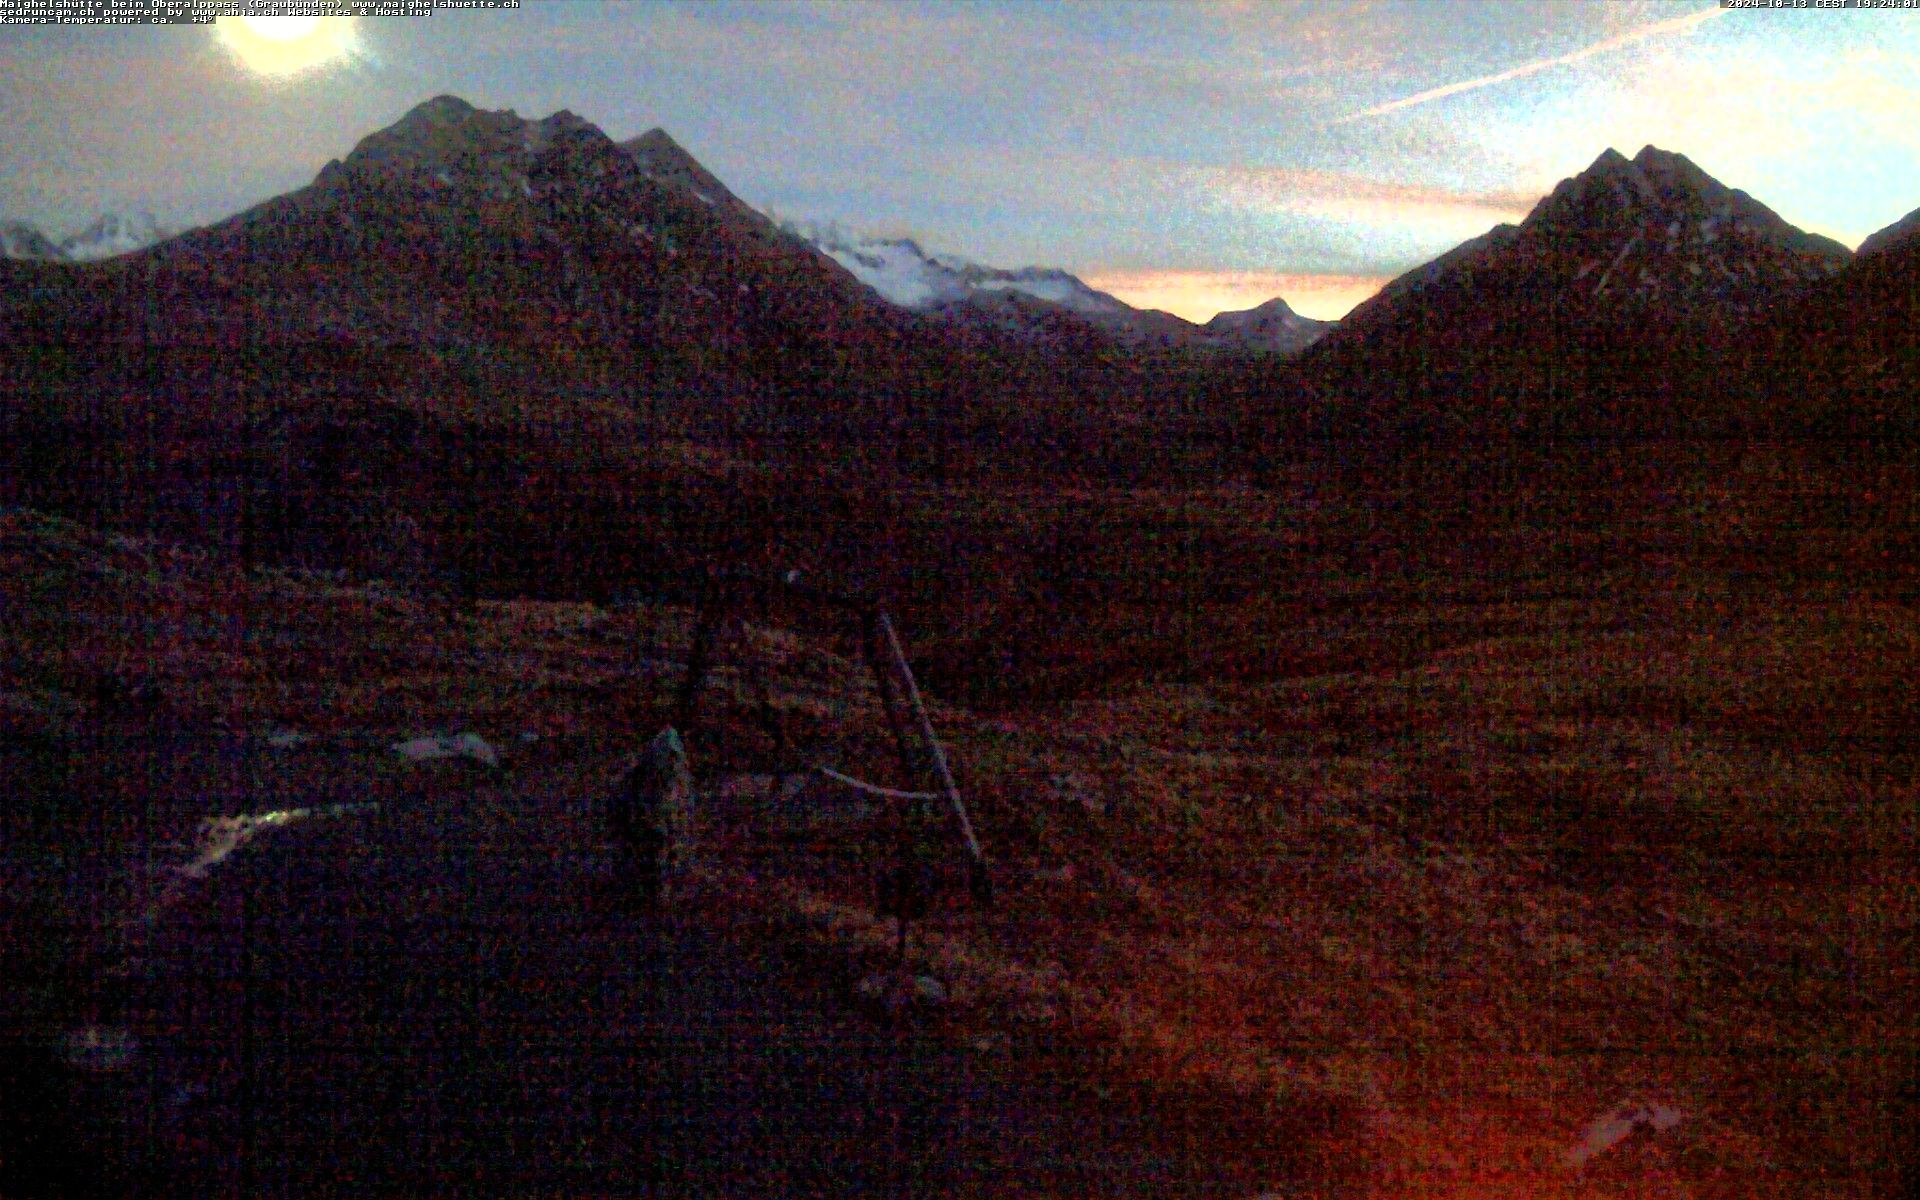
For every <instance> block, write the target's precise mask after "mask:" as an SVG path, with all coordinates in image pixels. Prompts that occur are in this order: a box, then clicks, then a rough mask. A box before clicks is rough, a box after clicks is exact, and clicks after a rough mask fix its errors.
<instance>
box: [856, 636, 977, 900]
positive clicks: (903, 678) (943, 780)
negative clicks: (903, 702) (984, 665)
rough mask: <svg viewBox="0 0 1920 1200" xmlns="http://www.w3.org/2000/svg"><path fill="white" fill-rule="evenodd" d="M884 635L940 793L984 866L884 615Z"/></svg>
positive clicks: (897, 641) (970, 824) (943, 753)
mask: <svg viewBox="0 0 1920 1200" xmlns="http://www.w3.org/2000/svg"><path fill="white" fill-rule="evenodd" d="M875 621H876V622H877V623H878V625H879V626H880V632H881V634H882V635H884V636H885V638H886V643H887V649H888V651H889V652H891V654H892V656H893V664H894V666H895V667H896V668H898V670H899V672H900V682H901V685H902V687H903V688H904V690H905V691H906V695H907V705H908V707H909V708H911V709H912V710H913V716H914V720H915V721H917V722H918V723H919V725H920V737H921V740H922V741H924V742H925V743H926V748H927V758H928V759H929V760H930V761H931V762H932V764H933V772H934V775H935V776H936V777H937V778H938V779H939V781H940V790H941V791H943V792H945V793H946V795H947V803H948V805H949V806H951V807H952V809H953V815H954V819H955V820H957V821H958V822H959V823H960V836H961V838H962V839H964V840H965V841H966V843H967V853H968V854H969V855H970V856H971V857H972V858H973V861H974V862H975V863H976V864H979V863H984V862H985V861H986V856H985V855H984V854H982V853H981V852H980V839H978V838H976V837H974V836H973V822H972V821H969V820H968V819H967V806H966V805H965V804H964V803H962V802H961V800H960V788H959V785H957V784H955V783H954V782H953V772H952V771H950V770H948V769H947V755H946V751H944V750H942V749H941V748H940V739H939V738H938V737H936V736H934V732H933V722H932V721H930V720H928V719H927V709H926V706H925V705H924V704H922V703H921V702H920V688H919V686H918V685H917V684H915V683H914V681H913V668H911V667H909V666H908V665H907V656H906V654H905V653H904V652H902V651H901V649H900V638H899V635H897V634H895V633H894V631H893V622H892V621H891V620H889V619H888V617H887V614H886V613H885V612H884V611H882V612H880V613H878V614H876V616H875Z"/></svg>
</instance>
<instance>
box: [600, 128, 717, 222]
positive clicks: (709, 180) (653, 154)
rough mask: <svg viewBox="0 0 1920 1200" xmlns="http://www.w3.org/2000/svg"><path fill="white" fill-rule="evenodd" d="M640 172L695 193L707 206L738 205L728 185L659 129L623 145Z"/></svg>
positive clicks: (670, 185) (662, 182)
mask: <svg viewBox="0 0 1920 1200" xmlns="http://www.w3.org/2000/svg"><path fill="white" fill-rule="evenodd" d="M620 148H621V149H622V150H625V151H626V152H627V156H628V157H629V158H631V159H632V160H633V161H634V164H635V165H636V166H638V167H639V168H640V171H641V173H642V174H643V175H645V176H646V177H647V178H649V179H651V180H653V181H654V182H655V183H661V184H666V185H667V186H669V187H675V188H679V189H681V190H683V191H687V192H690V193H692V194H693V195H694V196H696V197H697V198H698V199H700V200H701V201H702V202H704V203H707V204H716V203H728V202H731V203H736V204H737V203H738V201H737V200H736V199H735V197H734V195H733V193H732V192H730V191H728V190H727V185H726V184H724V183H721V182H720V180H719V179H718V178H717V177H715V176H714V174H713V173H712V172H711V171H709V170H707V169H706V167H704V166H702V165H701V164H700V160H699V159H697V158H695V157H694V156H693V155H691V154H688V153H687V152H686V150H685V149H684V148H683V147H682V146H681V145H680V143H678V142H676V141H674V140H673V139H672V138H671V137H668V136H667V131H666V130H664V129H661V128H659V127H657V126H656V127H655V128H653V129H649V130H647V131H646V132H645V133H643V134H641V135H640V136H639V137H637V138H630V139H628V140H627V141H625V142H622V143H621V144H620Z"/></svg>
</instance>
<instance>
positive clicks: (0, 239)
mask: <svg viewBox="0 0 1920 1200" xmlns="http://www.w3.org/2000/svg"><path fill="white" fill-rule="evenodd" d="M63 257H65V256H64V255H62V254H61V253H60V248H59V247H58V246H56V245H54V244H53V242H52V240H51V239H49V238H48V237H47V235H46V234H44V233H41V232H40V231H39V230H38V229H36V228H35V227H33V226H32V225H29V224H27V223H26V222H25V221H0V258H63Z"/></svg>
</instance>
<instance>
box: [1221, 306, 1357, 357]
mask: <svg viewBox="0 0 1920 1200" xmlns="http://www.w3.org/2000/svg"><path fill="white" fill-rule="evenodd" d="M1338 323H1339V322H1337V321H1317V320H1315V319H1314V318H1312V317H1303V316H1301V315H1300V314H1299V313H1296V312H1294V311H1293V309H1292V308H1290V307H1288V305H1287V302H1286V300H1284V299H1282V298H1281V297H1279V296H1275V297H1274V298H1273V299H1271V300H1269V301H1267V302H1266V303H1265V304H1261V305H1258V306H1256V307H1254V308H1248V309H1242V310H1241V311H1239V312H1223V313H1220V314H1219V315H1217V316H1215V317H1214V318H1213V320H1211V321H1208V322H1207V323H1206V324H1205V325H1202V326H1201V327H1200V329H1201V332H1202V333H1205V334H1207V335H1209V336H1211V337H1214V338H1216V339H1219V340H1221V341H1233V342H1238V343H1240V344H1243V345H1248V346H1256V347H1259V348H1260V349H1263V350H1271V351H1273V352H1275V353H1278V354H1293V353H1297V352H1299V351H1301V350H1305V349H1306V348H1307V347H1308V346H1311V345H1313V344H1314V343H1315V342H1317V341H1319V340H1320V339H1321V338H1323V337H1325V336H1326V335H1327V333H1328V332H1329V331H1330V330H1332V329H1333V328H1334V326H1335V325H1337V324H1338Z"/></svg>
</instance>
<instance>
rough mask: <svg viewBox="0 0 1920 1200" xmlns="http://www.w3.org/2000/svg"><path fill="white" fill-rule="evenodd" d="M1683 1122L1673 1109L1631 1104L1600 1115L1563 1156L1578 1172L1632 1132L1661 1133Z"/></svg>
mask: <svg viewBox="0 0 1920 1200" xmlns="http://www.w3.org/2000/svg"><path fill="white" fill-rule="evenodd" d="M1684 1119H1685V1114H1683V1113H1682V1112H1681V1111H1680V1110H1679V1109H1677V1108H1668V1107H1667V1106H1666V1105H1664V1104H1635V1103H1633V1102H1631V1101H1629V1102H1627V1103H1625V1104H1622V1105H1620V1106H1619V1107H1618V1108H1616V1109H1613V1110H1612V1111H1610V1112H1606V1113H1602V1114H1601V1115H1600V1116H1598V1117H1595V1118H1594V1119H1593V1121H1592V1122H1590V1123H1589V1124H1588V1125H1587V1128H1586V1131H1585V1132H1584V1133H1583V1134H1582V1135H1581V1138H1580V1140H1579V1141H1578V1142H1576V1143H1574V1145H1573V1146H1572V1147H1571V1148H1570V1149H1568V1151H1567V1153H1566V1161H1567V1165H1568V1166H1570V1167H1572V1168H1573V1169H1574V1170H1576V1171H1578V1170H1580V1169H1581V1168H1583V1167H1585V1166H1586V1165H1587V1161H1588V1160H1589V1159H1591V1158H1592V1157H1593V1156H1594V1155H1596V1154H1602V1153H1605V1152H1606V1151H1608V1150H1611V1149H1612V1148H1613V1147H1615V1146H1617V1145H1619V1144H1620V1143H1621V1142H1624V1141H1626V1140H1627V1139H1628V1138H1630V1137H1632V1136H1633V1135H1634V1134H1635V1133H1636V1132H1647V1133H1664V1132H1666V1131H1667V1130H1669V1129H1673V1128H1675V1127H1677V1126H1678V1125H1679V1124H1680V1122H1681V1121H1682V1120H1684Z"/></svg>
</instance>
